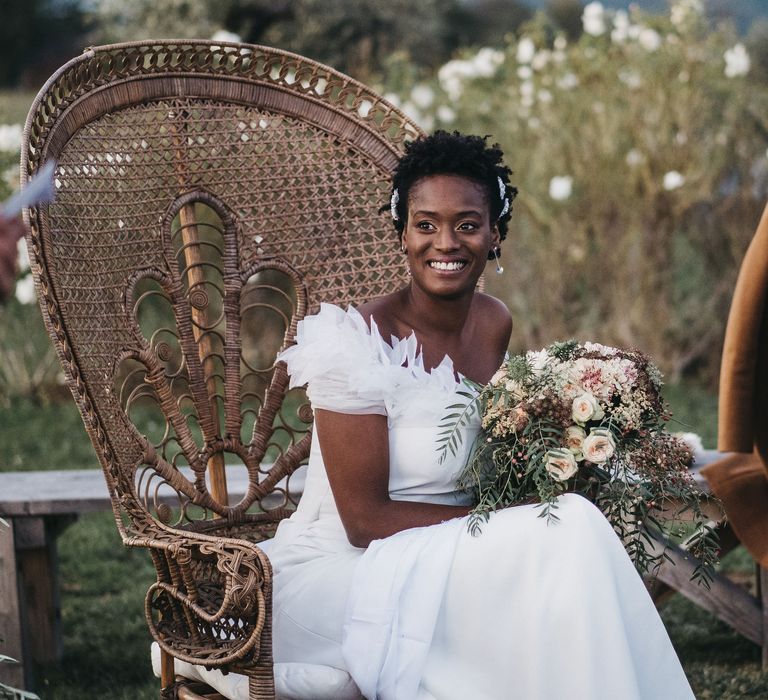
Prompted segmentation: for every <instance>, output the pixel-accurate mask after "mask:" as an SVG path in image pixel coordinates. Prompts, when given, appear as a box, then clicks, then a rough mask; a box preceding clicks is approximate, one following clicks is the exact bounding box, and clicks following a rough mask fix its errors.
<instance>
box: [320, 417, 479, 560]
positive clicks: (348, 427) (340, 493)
mask: <svg viewBox="0 0 768 700" xmlns="http://www.w3.org/2000/svg"><path fill="white" fill-rule="evenodd" d="M315 430H317V437H318V440H319V441H320V452H321V453H322V455H323V461H324V462H325V468H326V471H327V473H328V481H329V482H330V484H331V490H332V491H333V497H334V498H335V499H336V507H337V508H338V510H339V515H340V516H341V522H342V523H343V525H344V529H345V530H346V532H347V537H348V538H349V541H350V543H351V544H352V545H354V546H355V547H367V546H368V545H369V544H370V543H371V541H373V540H377V539H381V538H382V537H388V536H389V535H394V534H395V533H396V532H400V531H401V530H407V529H409V528H412V527H422V526H424V525H434V524H436V523H440V522H443V521H445V520H450V519H451V518H458V517H461V516H463V515H466V514H467V513H468V512H469V508H468V507H465V506H447V505H440V504H437V503H415V502H412V501H395V500H392V499H391V498H390V497H389V435H388V428H387V417H386V416H380V415H375V414H366V415H349V414H345V413H336V412H333V411H326V410H323V409H317V410H316V411H315Z"/></svg>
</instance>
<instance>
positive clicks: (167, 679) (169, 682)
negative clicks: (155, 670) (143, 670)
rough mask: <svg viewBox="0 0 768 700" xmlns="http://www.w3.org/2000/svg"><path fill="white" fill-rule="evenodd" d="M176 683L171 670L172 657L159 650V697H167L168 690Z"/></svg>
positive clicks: (174, 675)
mask: <svg viewBox="0 0 768 700" xmlns="http://www.w3.org/2000/svg"><path fill="white" fill-rule="evenodd" d="M175 683H176V674H175V673H174V669H173V657H172V656H171V655H170V654H168V653H167V652H165V651H163V650H162V649H161V650H160V694H161V695H160V696H161V697H162V698H165V697H166V696H168V691H169V689H171V688H173V685H174V684H175Z"/></svg>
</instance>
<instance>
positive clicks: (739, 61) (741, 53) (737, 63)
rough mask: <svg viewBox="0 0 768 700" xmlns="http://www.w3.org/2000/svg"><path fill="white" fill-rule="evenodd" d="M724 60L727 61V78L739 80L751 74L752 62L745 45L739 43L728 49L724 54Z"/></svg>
mask: <svg viewBox="0 0 768 700" xmlns="http://www.w3.org/2000/svg"><path fill="white" fill-rule="evenodd" d="M723 58H724V59H725V75H726V76H727V77H729V78H737V77H739V76H742V75H746V74H747V73H749V69H750V68H751V61H750V59H749V54H748V53H747V50H746V48H744V44H741V43H739V44H736V45H735V46H734V47H733V48H730V49H728V50H727V51H726V52H725V53H724V54H723Z"/></svg>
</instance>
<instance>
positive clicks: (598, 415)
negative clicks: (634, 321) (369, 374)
mask: <svg viewBox="0 0 768 700" xmlns="http://www.w3.org/2000/svg"><path fill="white" fill-rule="evenodd" d="M661 384H662V382H661V374H660V372H659V370H658V369H657V368H656V367H655V365H654V364H653V363H652V362H651V361H650V360H649V359H648V357H646V356H645V355H644V354H642V353H641V352H638V351H634V350H620V349H616V348H611V347H606V346H604V345H599V344H597V343H584V344H579V343H577V342H575V341H568V342H564V343H555V344H553V345H550V346H549V347H547V348H544V349H543V350H539V351H538V352H528V353H527V354H525V355H517V356H514V357H510V358H509V359H507V360H506V361H505V363H504V364H503V365H502V367H501V368H500V369H499V370H498V372H496V374H495V375H494V376H493V378H492V379H491V381H490V383H489V384H488V385H487V386H485V387H476V390H479V393H477V394H475V393H471V392H466V393H465V392H461V393H462V394H463V395H464V396H465V397H466V398H468V399H471V401H470V403H469V404H457V405H455V406H452V407H450V408H451V409H462V410H461V411H460V412H458V413H452V414H450V415H448V416H447V417H446V421H445V423H444V424H443V426H442V427H443V432H442V436H441V444H440V448H439V449H440V451H441V459H443V458H445V455H446V451H447V450H450V451H451V452H454V453H455V451H456V447H457V445H458V441H459V440H460V439H461V437H460V436H461V432H460V431H459V430H458V428H460V427H463V426H464V425H466V424H467V423H468V421H469V419H470V418H471V417H472V416H473V415H475V414H477V413H479V415H480V418H481V422H482V427H481V430H480V434H479V436H478V438H477V443H476V445H475V449H474V451H473V453H472V455H471V457H470V458H469V461H468V463H467V465H466V466H465V469H464V472H463V474H462V476H461V478H460V485H461V486H462V487H464V488H466V489H470V490H472V491H474V493H475V496H476V507H475V509H474V510H473V512H472V516H471V518H470V528H471V529H472V531H473V532H477V531H478V530H479V529H480V527H481V524H482V522H483V521H484V520H485V519H487V517H488V514H489V513H490V512H491V511H494V510H496V509H497V508H504V507H506V506H510V505H515V504H521V503H533V502H535V503H539V507H540V508H541V515H542V516H543V517H547V518H549V519H551V520H557V513H556V508H557V504H556V500H555V499H556V498H557V496H559V495H560V494H562V493H564V492H566V491H572V492H577V493H580V494H582V495H584V496H586V497H587V498H589V499H590V500H591V501H592V502H594V503H595V505H597V506H598V508H600V509H601V510H602V512H603V513H604V514H605V516H606V518H607V519H608V521H609V522H610V523H611V525H612V526H613V527H614V529H615V530H616V532H617V534H618V535H619V536H620V537H621V539H622V541H623V542H624V545H625V547H626V549H627V552H628V553H629V555H630V557H631V558H632V559H633V561H634V563H635V566H636V567H637V568H638V570H639V571H640V572H641V573H645V572H648V571H649V570H652V569H653V568H654V567H655V566H657V565H659V564H660V563H661V561H662V559H663V556H664V555H663V551H660V550H658V549H654V548H653V547H652V546H650V545H652V537H651V535H652V531H653V530H657V531H658V532H660V533H661V534H662V535H664V536H665V537H667V538H669V537H670V536H675V535H679V534H680V532H679V530H680V527H681V525H680V520H681V518H682V517H683V516H684V517H685V520H687V521H689V523H690V524H689V525H688V529H689V532H688V537H687V540H686V543H685V546H686V548H687V549H688V550H689V551H690V552H691V553H692V554H693V555H694V556H695V557H696V558H697V559H698V560H699V562H701V565H700V566H699V567H698V568H697V569H696V571H695V573H694V578H698V579H700V580H701V581H702V582H703V583H705V584H708V582H709V579H710V578H711V568H712V566H713V565H714V563H715V562H716V559H717V548H718V542H717V537H716V535H715V533H714V531H713V530H712V528H711V526H710V525H709V524H708V519H707V518H706V516H705V515H704V514H703V512H702V509H701V501H702V499H703V498H705V497H706V496H705V495H704V494H703V493H701V492H700V491H699V489H698V488H697V486H696V485H695V482H694V481H693V479H692V477H691V476H690V472H689V467H690V465H691V462H692V459H693V456H692V453H691V450H690V449H689V447H688V446H687V445H686V444H685V443H684V442H683V441H682V440H680V439H678V438H676V437H674V436H673V435H671V434H670V433H669V432H668V431H667V430H666V428H665V425H666V422H667V421H668V420H669V417H670V416H669V411H668V408H667V406H666V404H665V402H664V400H663V398H662V396H661ZM670 508H671V509H672V511H673V512H672V513H671V515H672V516H673V517H672V518H671V519H669V520H665V521H662V520H661V518H660V517H658V515H659V513H660V511H661V510H662V509H666V510H669V509H670ZM646 545H649V546H646Z"/></svg>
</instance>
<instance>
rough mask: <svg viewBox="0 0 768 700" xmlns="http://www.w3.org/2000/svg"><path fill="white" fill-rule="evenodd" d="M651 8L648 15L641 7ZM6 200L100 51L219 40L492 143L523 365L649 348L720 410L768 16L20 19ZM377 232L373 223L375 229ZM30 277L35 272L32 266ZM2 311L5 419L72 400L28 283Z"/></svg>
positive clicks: (271, 2)
mask: <svg viewBox="0 0 768 700" xmlns="http://www.w3.org/2000/svg"><path fill="white" fill-rule="evenodd" d="M639 5H641V6H643V7H645V8H647V10H648V11H646V10H643V9H640V8H639ZM5 6H7V7H8V10H9V12H5V11H4V13H3V18H4V21H3V22H2V23H0V86H5V88H2V87H0V175H2V177H1V178H0V198H4V197H5V196H7V195H8V194H9V193H10V192H11V191H12V190H13V189H15V187H16V183H17V182H18V170H17V168H18V165H17V164H18V157H19V156H18V149H19V144H20V138H21V124H22V123H23V120H24V116H25V113H26V110H27V109H28V106H29V104H30V102H31V100H32V97H33V95H34V92H33V90H36V89H37V87H38V86H39V85H41V84H42V83H43V82H44V81H45V80H46V78H47V77H48V75H50V73H51V72H52V71H54V70H55V69H56V68H57V67H58V66H59V65H60V64H61V63H63V62H64V61H65V60H67V59H68V58H70V57H72V56H74V55H76V54H77V53H78V52H79V51H80V50H81V49H82V48H83V47H84V46H87V45H90V44H97V43H109V42H116V41H126V40H134V39H137V38H147V37H170V36H173V37H180V38H185V37H187V38H191V37H202V38H210V37H216V39H217V40H220V41H226V40H243V41H247V42H255V43H264V44H268V45H274V46H278V47H280V48H283V49H287V50H292V51H296V52H299V53H301V54H304V55H307V56H309V57H311V58H314V59H317V60H320V61H322V62H325V63H328V64H330V65H333V66H334V67H336V68H338V69H340V70H342V71H345V72H347V73H349V74H350V75H352V76H353V77H356V78H358V79H361V80H363V81H365V82H367V83H369V84H371V85H373V86H374V87H375V88H376V89H378V90H380V91H381V92H383V93H385V94H386V95H387V97H388V98H389V99H390V100H391V101H392V102H393V103H395V104H396V105H398V106H400V107H401V108H402V109H403V110H404V111H405V112H406V113H407V114H409V116H411V117H412V118H414V119H415V120H416V121H417V122H418V123H419V124H421V125H422V127H423V128H424V129H426V130H428V131H429V130H432V129H434V128H445V129H459V130H462V131H467V132H474V133H482V134H490V135H491V136H492V139H493V140H494V141H498V142H499V143H500V144H501V145H502V147H503V148H504V150H505V152H506V153H507V159H508V162H509V163H510V165H511V166H512V168H513V169H514V170H515V176H514V181H515V184H516V185H517V186H518V187H519V189H520V196H519V198H518V200H517V201H516V202H515V214H514V217H513V221H512V226H511V230H510V236H509V240H507V241H506V242H505V244H504V246H503V261H504V264H505V267H506V272H505V274H504V275H503V276H500V277H497V276H496V275H493V274H489V275H488V288H489V290H490V291H491V292H492V293H494V294H496V295H497V296H499V297H501V298H502V299H504V300H505V301H506V302H507V303H508V305H509V306H510V307H511V309H512V311H513V315H514V317H515V319H516V330H515V333H514V335H513V347H512V349H513V350H515V351H517V350H522V349H524V348H530V347H536V346H541V345H543V344H545V343H548V342H550V341H552V340H555V339H561V338H565V337H570V336H574V337H577V338H582V339H583V338H591V339H593V340H599V341H603V342H606V343H613V344H619V345H633V346H638V347H640V348H642V349H644V350H646V351H647V352H649V353H651V354H652V355H653V356H654V357H655V359H656V360H657V362H658V363H659V364H660V366H661V367H662V368H663V370H664V371H665V372H666V374H667V376H668V378H669V379H670V381H672V382H673V383H679V382H681V381H684V382H688V383H692V384H695V385H696V386H698V387H700V388H703V389H708V390H710V391H712V390H714V388H715V387H716V383H717V374H718V367H719V361H720V346H721V342H722V336H723V332H724V328H725V321H726V318H727V312H728V305H729V302H730V297H731V293H732V290H733V285H734V282H735V278H736V274H737V272H738V266H739V263H740V261H741V258H742V256H743V254H744V251H745V249H746V246H747V245H748V243H749V240H750V237H751V235H752V233H753V231H754V227H755V224H756V222H757V220H758V217H759V214H760V212H761V210H762V207H763V205H764V202H765V201H766V198H767V197H768V150H767V149H768V8H765V7H763V6H762V3H760V2H756V1H755V0H729V1H728V2H725V0H670V2H667V0H646V2H643V3H639V4H638V3H633V4H632V5H631V9H629V11H627V9H626V8H627V7H628V6H629V4H628V3H627V2H622V0H606V2H605V3H599V2H591V3H588V4H585V3H583V2H580V1H579V0H441V1H439V2H438V0H421V1H420V2H413V1H408V0H388V1H387V2H383V1H381V0H323V1H322V2H320V0H217V1H216V2H214V1H213V0H133V1H132V2H130V3H126V2H124V1H123V0H24V1H23V2H22V1H21V0H5ZM372 215H375V214H373V213H372ZM22 262H24V261H22ZM21 268H22V271H21V277H20V280H19V285H18V288H17V295H16V296H17V299H16V300H14V301H13V302H11V303H10V304H9V305H7V306H6V308H4V309H0V317H1V318H0V324H2V330H0V367H2V370H0V403H4V404H5V405H6V406H7V405H9V402H10V401H11V400H12V399H13V397H14V396H21V397H26V398H32V399H34V400H36V401H46V400H48V398H49V397H52V396H53V397H55V396H57V395H58V394H59V393H60V389H59V388H58V387H59V384H58V382H60V379H61V377H60V374H59V372H58V370H57V369H56V363H55V360H53V358H52V356H51V353H50V351H49V350H48V347H47V343H46V342H45V338H44V335H43V334H42V332H40V333H39V334H38V333H36V332H33V331H30V332H28V328H32V327H33V326H34V325H35V324H37V326H38V327H39V325H40V324H39V321H37V316H36V314H37V310H36V309H34V308H33V305H32V304H31V302H32V301H34V292H33V289H32V285H31V279H30V278H29V273H28V271H27V266H26V264H22V266H21Z"/></svg>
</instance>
